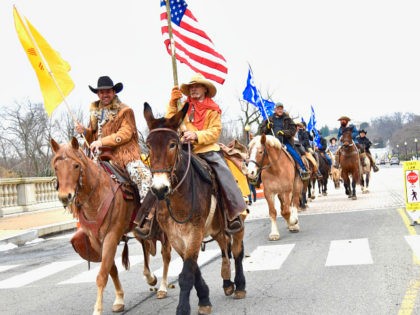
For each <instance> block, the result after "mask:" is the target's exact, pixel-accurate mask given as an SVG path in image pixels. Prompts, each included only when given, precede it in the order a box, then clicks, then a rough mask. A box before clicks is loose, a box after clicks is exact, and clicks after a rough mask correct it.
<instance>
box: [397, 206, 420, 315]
mask: <svg viewBox="0 0 420 315" xmlns="http://www.w3.org/2000/svg"><path fill="white" fill-rule="evenodd" d="M398 213H399V214H400V216H401V218H402V220H403V222H404V224H405V226H406V228H407V230H408V233H409V234H410V235H417V233H416V229H415V228H414V227H412V226H411V225H410V224H411V223H410V219H409V218H408V217H407V214H406V213H405V210H404V209H398ZM413 264H415V265H420V260H419V258H418V257H417V256H416V255H415V254H413ZM419 289H420V280H412V281H410V284H409V286H408V288H407V291H406V292H405V296H404V298H403V300H402V302H401V307H400V310H399V311H398V315H411V314H412V313H413V309H414V306H415V305H416V299H417V294H418V292H419Z"/></svg>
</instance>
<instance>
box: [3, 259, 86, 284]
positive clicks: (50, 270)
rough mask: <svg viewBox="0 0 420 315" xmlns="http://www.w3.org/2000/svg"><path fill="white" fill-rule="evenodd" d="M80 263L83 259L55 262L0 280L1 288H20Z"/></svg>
mask: <svg viewBox="0 0 420 315" xmlns="http://www.w3.org/2000/svg"><path fill="white" fill-rule="evenodd" d="M80 263H81V260H79V259H78V260H69V261H57V262H53V263H51V264H48V265H45V266H43V267H40V268H37V269H34V270H31V271H28V272H25V273H23V274H20V275H16V276H14V277H11V278H8V279H5V280H3V281H0V289H9V288H20V287H23V286H25V285H27V284H29V283H32V282H35V281H38V280H40V279H42V278H45V277H48V276H51V275H53V274H55V273H57V272H60V271H62V270H65V269H67V268H70V267H73V266H75V265H77V264H80Z"/></svg>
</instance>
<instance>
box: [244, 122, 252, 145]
mask: <svg viewBox="0 0 420 315" xmlns="http://www.w3.org/2000/svg"><path fill="white" fill-rule="evenodd" d="M244 129H245V135H246V145H248V144H249V131H250V130H251V126H250V125H249V124H246V125H245V127H244Z"/></svg>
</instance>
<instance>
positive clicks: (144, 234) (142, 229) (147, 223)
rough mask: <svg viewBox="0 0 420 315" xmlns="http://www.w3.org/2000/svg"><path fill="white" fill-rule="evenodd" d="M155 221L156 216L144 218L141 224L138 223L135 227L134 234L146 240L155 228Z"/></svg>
mask: <svg viewBox="0 0 420 315" xmlns="http://www.w3.org/2000/svg"><path fill="white" fill-rule="evenodd" d="M153 221H154V217H153V218H151V219H150V220H149V219H148V218H144V220H143V221H142V222H141V226H140V225H138V226H136V227H135V228H134V229H133V233H134V235H135V236H138V237H140V238H142V239H144V240H145V239H148V238H150V236H151V235H152V230H153Z"/></svg>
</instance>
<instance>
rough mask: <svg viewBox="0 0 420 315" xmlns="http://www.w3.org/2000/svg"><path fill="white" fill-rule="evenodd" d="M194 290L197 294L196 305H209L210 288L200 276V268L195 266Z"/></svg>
mask: <svg viewBox="0 0 420 315" xmlns="http://www.w3.org/2000/svg"><path fill="white" fill-rule="evenodd" d="M194 287H195V290H196V291H197V296H198V305H199V306H211V303H210V296H209V295H210V290H209V287H208V285H207V284H206V282H205V281H204V279H203V277H202V276H201V271H200V268H197V271H196V272H195V282H194Z"/></svg>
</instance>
